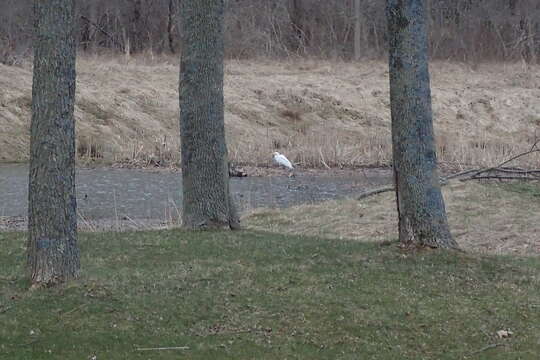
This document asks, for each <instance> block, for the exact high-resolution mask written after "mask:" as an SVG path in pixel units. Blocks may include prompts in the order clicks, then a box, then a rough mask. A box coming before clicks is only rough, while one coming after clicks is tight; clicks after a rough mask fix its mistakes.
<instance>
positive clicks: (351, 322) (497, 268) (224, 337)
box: [0, 231, 540, 360]
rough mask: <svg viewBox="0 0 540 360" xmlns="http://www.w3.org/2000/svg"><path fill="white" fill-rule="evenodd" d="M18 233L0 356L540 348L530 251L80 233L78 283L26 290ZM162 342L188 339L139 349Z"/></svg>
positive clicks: (426, 353) (6, 239)
mask: <svg viewBox="0 0 540 360" xmlns="http://www.w3.org/2000/svg"><path fill="white" fill-rule="evenodd" d="M24 238H25V236H24V235H23V234H20V233H0V244H2V252H0V323H1V324H2V326H0V340H1V341H0V358H2V359H10V360H18V359H21V360H22V359H35V360H39V359H109V360H114V359H122V360H123V359H179V358H185V359H358V358H365V359H374V360H375V359H396V358H399V359H415V360H416V359H437V360H439V359H490V360H494V359H501V360H503V359H504V360H506V359H524V360H529V359H530V360H536V359H538V353H540V343H539V342H538V341H539V339H538V334H540V327H539V324H540V311H539V306H540V282H539V279H540V276H539V275H540V262H539V259H538V258H532V257H529V258H511V257H483V256H472V255H463V254H453V253H445V252H425V253H417V254H410V253H403V252H400V251H399V250H398V249H397V247H396V246H395V245H392V244H390V245H389V244H385V245H381V244H375V243H361V242H353V241H338V240H325V239H321V238H309V237H297V236H284V235H277V234H276V235H273V234H268V233H261V232H252V231H242V232H234V233H231V232H204V233H186V232H182V231H161V232H139V233H122V234H121V233H114V234H111V233H101V234H83V235H82V236H81V247H82V259H81V260H82V267H83V276H82V278H81V279H80V281H78V282H76V283H72V284H69V285H68V286H66V287H65V288H61V289H46V290H39V291H33V292H29V291H28V290H27V287H28V283H27V282H26V281H25V280H24V278H23V275H22V274H23V268H22V263H23V261H24V255H23V247H24ZM500 330H506V331H511V332H512V333H513V334H512V336H511V337H509V338H499V336H498V335H497V332H498V331H500ZM158 347H184V348H183V349H178V350H149V351H140V350H137V349H140V348H158Z"/></svg>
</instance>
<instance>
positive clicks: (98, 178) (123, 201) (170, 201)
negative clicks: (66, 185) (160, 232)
mask: <svg viewBox="0 0 540 360" xmlns="http://www.w3.org/2000/svg"><path fill="white" fill-rule="evenodd" d="M390 182H391V178H390V173H389V172H388V171H383V170H358V171H355V172H349V173H347V174H346V175H338V176H336V175H328V174H325V175H312V174H299V175H297V176H295V177H291V178H289V177H287V176H270V177H244V178H231V190H232V192H233V194H234V197H235V199H236V201H237V203H238V205H239V208H240V211H241V212H246V211H248V210H250V209H253V208H260V207H265V208H275V207H288V206H293V205H298V204H305V203H314V202H320V201H325V200H331V199H338V198H342V197H347V196H352V195H355V194H358V193H360V192H362V191H364V190H366V189H369V188H373V187H376V186H380V185H382V184H387V183H390ZM181 186H182V175H181V173H180V172H177V171H168V170H159V171H149V170H140V169H113V168H95V169H78V170H77V201H78V208H79V211H80V212H81V214H83V215H84V216H85V217H87V218H89V219H107V218H113V217H123V216H129V217H130V218H133V219H136V218H145V219H167V218H170V216H173V217H174V216H175V215H176V216H177V215H178V213H179V211H180V209H181V208H182V194H181V191H180V189H181ZM27 197H28V166H27V165H0V216H8V217H11V216H13V217H24V216H26V214H27Z"/></svg>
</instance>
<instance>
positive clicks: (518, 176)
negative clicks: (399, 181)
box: [356, 139, 540, 200]
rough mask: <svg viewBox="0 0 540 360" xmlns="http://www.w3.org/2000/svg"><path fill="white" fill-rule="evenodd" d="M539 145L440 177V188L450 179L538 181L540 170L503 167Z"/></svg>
mask: <svg viewBox="0 0 540 360" xmlns="http://www.w3.org/2000/svg"><path fill="white" fill-rule="evenodd" d="M539 143H540V139H539V140H536V141H535V142H534V144H533V145H532V146H531V148H530V149H529V150H527V151H524V152H522V153H519V154H517V155H515V156H512V157H511V158H510V159H508V160H505V161H503V162H502V163H500V164H498V165H496V166H492V167H488V168H482V169H469V170H464V171H461V172H458V173H455V174H451V175H448V176H446V177H442V178H441V180H440V184H441V186H444V185H447V184H448V181H450V180H452V179H456V178H461V179H460V181H469V180H488V179H498V180H521V181H538V180H540V169H532V170H527V169H522V168H515V167H505V166H504V165H506V164H508V163H510V162H512V161H514V160H516V159H519V158H520V157H523V156H526V155H530V154H532V153H537V152H540V148H539V147H538V145H539ZM487 172H495V173H496V172H499V173H503V174H509V175H497V174H488V175H482V174H485V173H487ZM471 174H472V175H471ZM465 176H466V177H465ZM462 177H464V178H462ZM389 191H395V187H394V186H385V187H380V188H376V189H373V190H369V191H365V192H363V193H360V195H358V197H357V198H356V199H357V200H362V199H365V198H367V197H369V196H373V195H378V194H382V193H385V192H389Z"/></svg>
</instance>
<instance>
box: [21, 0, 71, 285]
mask: <svg viewBox="0 0 540 360" xmlns="http://www.w3.org/2000/svg"><path fill="white" fill-rule="evenodd" d="M34 18H35V46H34V49H35V50H34V78H33V86H32V123H31V136H30V175H29V176H30V178H29V199H28V200H29V204H28V221H29V223H28V227H29V229H28V246H27V251H28V259H27V261H28V268H29V270H30V276H31V280H32V284H33V285H34V286H39V285H46V286H51V285H54V284H56V283H61V282H64V281H66V280H68V279H70V278H75V277H77V276H78V274H79V269H80V263H79V249H78V246H77V213H76V206H77V204H76V199H75V122H74V117H73V107H74V100H75V40H74V36H73V35H74V0H49V1H41V0H35V1H34Z"/></svg>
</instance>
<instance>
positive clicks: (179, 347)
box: [135, 346, 189, 351]
mask: <svg viewBox="0 0 540 360" xmlns="http://www.w3.org/2000/svg"><path fill="white" fill-rule="evenodd" d="M135 350H136V351H161V350H189V346H172V347H155V348H137V349H135Z"/></svg>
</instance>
